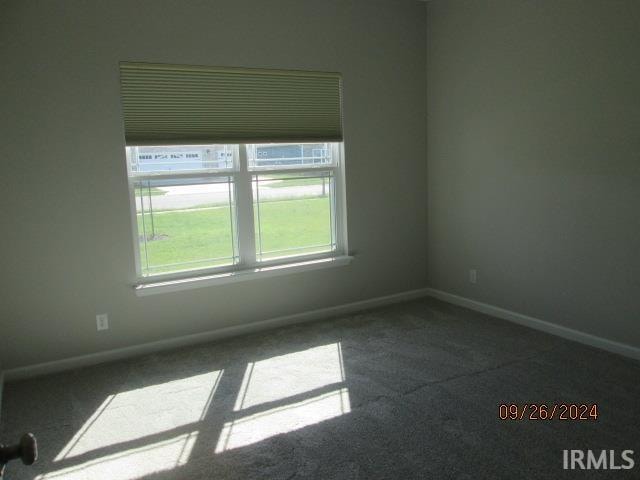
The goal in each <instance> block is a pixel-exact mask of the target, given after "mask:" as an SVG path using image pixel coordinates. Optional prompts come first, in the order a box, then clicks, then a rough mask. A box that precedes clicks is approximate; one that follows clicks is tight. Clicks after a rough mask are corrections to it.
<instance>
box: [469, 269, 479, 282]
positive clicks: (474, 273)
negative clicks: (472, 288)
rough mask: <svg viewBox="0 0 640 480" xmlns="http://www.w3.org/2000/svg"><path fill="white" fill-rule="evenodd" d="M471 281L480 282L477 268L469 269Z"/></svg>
mask: <svg viewBox="0 0 640 480" xmlns="http://www.w3.org/2000/svg"><path fill="white" fill-rule="evenodd" d="M469 281H470V282H471V283H477V282H478V271H477V270H475V269H472V270H469Z"/></svg>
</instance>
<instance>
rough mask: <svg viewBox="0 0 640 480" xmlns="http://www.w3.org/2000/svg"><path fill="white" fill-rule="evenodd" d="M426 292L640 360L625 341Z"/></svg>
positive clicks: (636, 350)
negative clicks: (608, 338)
mask: <svg viewBox="0 0 640 480" xmlns="http://www.w3.org/2000/svg"><path fill="white" fill-rule="evenodd" d="M425 290H426V293H427V295H428V296H430V297H434V298H438V299H440V300H443V301H445V302H448V303H452V304H454V305H459V306H461V307H465V308H468V309H470V310H475V311H476V312H480V313H485V314H487V315H491V316H493V317H496V318H501V319H503V320H508V321H510V322H514V323H517V324H520V325H524V326H525V327H530V328H534V329H536V330H541V331H543V332H546V333H550V334H552V335H557V336H559V337H563V338H566V339H568V340H573V341H576V342H580V343H583V344H585V345H589V346H591V347H596V348H600V349H602V350H607V351H609V352H613V353H617V354H619V355H624V356H625V357H630V358H634V359H636V360H640V348H638V347H634V346H632V345H628V344H626V343H620V342H616V341H614V340H607V339H606V338H602V337H598V336H596V335H591V334H590V333H585V332H581V331H579V330H574V329H572V328H567V327H563V326H560V325H557V324H555V323H551V322H546V321H544V320H540V319H538V318H534V317H530V316H528V315H523V314H522V313H518V312H513V311H511V310H506V309H504V308H500V307H496V306H494V305H489V304H487V303H482V302H478V301H476V300H471V299H470V298H465V297H461V296H458V295H454V294H452V293H448V292H443V291H442V290H436V289H434V288H426V289H425Z"/></svg>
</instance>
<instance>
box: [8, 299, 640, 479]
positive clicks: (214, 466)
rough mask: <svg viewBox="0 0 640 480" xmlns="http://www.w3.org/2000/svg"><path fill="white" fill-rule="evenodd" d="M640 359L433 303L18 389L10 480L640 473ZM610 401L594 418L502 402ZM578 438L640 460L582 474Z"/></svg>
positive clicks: (11, 410)
mask: <svg viewBox="0 0 640 480" xmlns="http://www.w3.org/2000/svg"><path fill="white" fill-rule="evenodd" d="M639 380H640V363H638V362H635V361H632V360H629V359H625V358H622V357H619V356H616V355H612V354H609V353H606V352H602V351H599V350H595V349H592V348H589V347H585V346H582V345H579V344H576V343H572V342H568V341H565V340H562V339H560V338H556V337H553V336H549V335H546V334H543V333H540V332H537V331H534V330H529V329H526V328H523V327H520V326H517V325H513V324H510V323H507V322H504V321H501V320H497V319H494V318H491V317H488V316H485V315H481V314H478V313H474V312H471V311H468V310H465V309H462V308H458V307H454V306H451V305H448V304H445V303H442V302H439V301H436V300H432V299H424V300H418V301H414V302H409V303H404V304H399V305H395V306H390V307H386V308H381V309H377V310H372V311H368V312H364V313H361V314H357V315H352V316H347V317H342V318H336V319H330V320H327V321H323V322H317V323H312V324H305V325H299V326H294V327H287V328H282V329H278V330H274V331H270V332H266V333H261V334H256V335H251V336H245V337H239V338H235V339H231V340H227V341H223V342H218V343H212V344H208V345H202V346H196V347H191V348H186V349H181V350H176V351H171V352H166V353H161V354H157V355H149V356H145V357H140V358H136V359H132V360H128V361H122V362H116V363H111V364H105V365H100V366H96V367H90V368H84V369H80V370H76V371H73V372H67V373H64V374H57V375H50V376H47V377H41V378H36V379H32V380H27V381H21V382H15V383H9V384H7V385H6V386H5V394H4V401H3V412H2V420H3V425H2V430H1V436H0V438H1V439H2V441H3V443H8V442H9V441H13V440H15V439H17V438H18V437H19V435H20V434H21V433H22V432H23V431H32V432H33V433H35V434H36V436H37V437H38V440H39V442H40V448H41V457H40V460H39V461H38V463H37V464H36V465H34V466H33V467H30V468H27V467H23V466H21V465H18V464H11V465H10V466H9V467H8V469H7V477H6V478H7V479H10V480H13V479H16V480H17V479H27V478H29V479H31V478H40V479H43V478H56V479H91V480H98V479H102V478H104V479H109V480H114V479H133V478H146V479H154V480H156V479H157V480H160V479H174V478H175V479H205V478H206V479H217V480H224V479H258V478H260V479H262V478H264V479H291V478H318V479H382V478H384V479H412V478H434V479H444V478H458V479H462V478H469V479H472V478H473V479H477V478H505V479H507V478H508V479H516V478H536V479H538V478H549V479H557V478H598V479H600V478H618V479H620V478H640V441H639V439H640V435H639V433H640V424H639V419H640V384H639ZM561 402H564V403H578V404H582V403H589V404H592V403H597V404H598V406H599V412H598V413H599V417H598V418H597V420H595V421H593V420H587V421H560V420H557V419H554V420H547V421H542V420H539V421H533V420H522V421H520V420H515V421H504V420H500V419H499V418H498V413H499V412H498V405H499V404H501V403H516V404H531V403H546V404H549V405H552V404H554V403H561ZM563 449H596V450H602V449H606V450H610V449H613V450H616V451H617V452H620V451H621V450H626V449H631V450H635V456H634V459H635V462H636V467H635V468H634V469H633V470H615V471H593V470H592V471H564V470H562V451H563Z"/></svg>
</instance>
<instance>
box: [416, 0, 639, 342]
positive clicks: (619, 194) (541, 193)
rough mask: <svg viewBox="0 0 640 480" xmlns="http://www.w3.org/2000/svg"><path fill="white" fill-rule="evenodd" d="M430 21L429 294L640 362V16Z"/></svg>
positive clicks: (612, 9)
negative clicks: (553, 327)
mask: <svg viewBox="0 0 640 480" xmlns="http://www.w3.org/2000/svg"><path fill="white" fill-rule="evenodd" d="M427 17H428V22H427V32H428V42H427V44H428V52H427V60H428V62H427V71H428V79H427V85H428V99H427V101H428V120H427V123H428V134H427V144H428V152H427V158H428V179H429V183H428V218H429V241H428V247H429V249H428V258H429V264H428V277H429V284H430V286H432V287H434V288H437V289H441V290H444V291H447V292H450V293H454V294H458V295H462V296H465V297H469V298H472V299H476V300H479V301H482V302H486V303H489V304H493V305H497V306H500V307H503V308H507V309H510V310H514V311H517V312H520V313H524V314H528V315H532V316H535V317H538V318H541V319H544V320H548V321H551V322H554V323H557V324H560V325H563V326H566V327H570V328H573V329H577V330H581V331H584V332H587V333H591V334H595V335H598V336H601V337H604V338H607V339H611V340H617V341H620V342H624V343H628V344H631V345H634V346H637V347H640V323H639V322H640V213H639V208H640V2H638V1H637V0H626V1H618V0H601V1H587V0H581V1H575V0H562V1H558V0H544V1H542V0H536V1H533V0H529V1H521V0H500V1H498V0H495V1H481V0H470V1H462V0H459V1H446V0H442V1H441V0H434V1H432V2H429V3H428V12H427ZM471 268H476V269H478V283H477V284H476V285H472V284H471V283H469V282H468V280H467V278H468V277H467V275H468V274H467V272H468V270H469V269H471Z"/></svg>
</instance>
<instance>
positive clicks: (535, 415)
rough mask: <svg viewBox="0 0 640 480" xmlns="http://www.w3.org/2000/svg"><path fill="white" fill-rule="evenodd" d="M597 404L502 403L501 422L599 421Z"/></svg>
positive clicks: (499, 412)
mask: <svg viewBox="0 0 640 480" xmlns="http://www.w3.org/2000/svg"><path fill="white" fill-rule="evenodd" d="M598 415H599V411H598V404H597V403H553V404H546V403H522V404H518V403H501V404H500V405H499V406H498V417H499V418H500V420H560V421H587V422H588V421H591V422H594V421H596V420H597V419H598Z"/></svg>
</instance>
